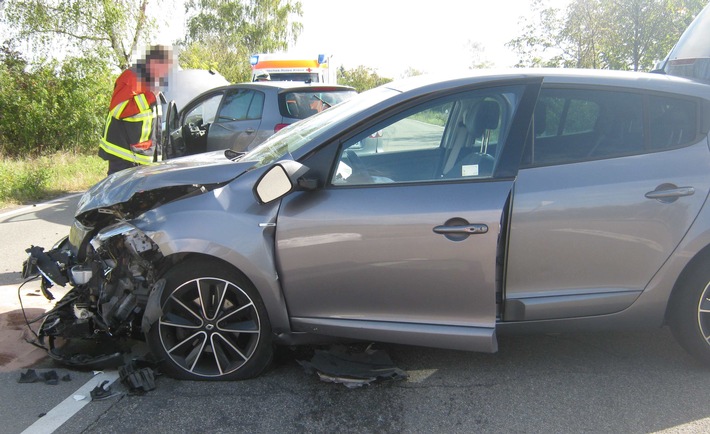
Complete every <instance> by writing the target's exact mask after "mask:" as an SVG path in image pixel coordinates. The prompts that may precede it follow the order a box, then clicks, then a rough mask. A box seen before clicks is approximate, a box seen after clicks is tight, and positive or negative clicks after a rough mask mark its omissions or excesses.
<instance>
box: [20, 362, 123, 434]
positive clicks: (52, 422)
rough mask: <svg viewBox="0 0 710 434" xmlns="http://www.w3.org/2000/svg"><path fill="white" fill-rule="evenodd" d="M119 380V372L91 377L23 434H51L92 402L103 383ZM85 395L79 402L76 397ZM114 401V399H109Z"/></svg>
mask: <svg viewBox="0 0 710 434" xmlns="http://www.w3.org/2000/svg"><path fill="white" fill-rule="evenodd" d="M117 379H118V371H105V372H102V373H100V374H97V375H95V376H93V377H91V380H89V381H87V382H86V384H84V385H83V386H81V387H80V388H79V389H77V390H76V392H74V393H72V394H71V395H69V396H68V397H67V398H66V399H65V400H64V401H62V402H60V403H59V405H57V406H56V407H54V408H53V409H51V410H50V411H49V412H48V413H47V414H45V415H44V416H42V417H41V418H39V419H37V422H35V423H33V424H32V425H30V426H29V427H28V428H27V429H26V430H24V431H22V434H49V433H52V432H54V431H55V430H56V429H58V428H59V427H60V426H62V424H64V422H66V421H68V420H69V418H71V417H72V416H74V415H75V414H76V413H78V412H79V410H81V409H82V408H84V406H85V405H86V404H88V403H90V402H91V391H92V390H94V388H95V387H96V386H99V385H100V384H101V383H102V382H104V381H108V382H109V385H111V384H113V383H114V382H115V381H116V380H117ZM75 395H83V396H85V397H86V399H82V400H80V401H77V400H76V399H75V398H74V396H75ZM109 399H112V398H109Z"/></svg>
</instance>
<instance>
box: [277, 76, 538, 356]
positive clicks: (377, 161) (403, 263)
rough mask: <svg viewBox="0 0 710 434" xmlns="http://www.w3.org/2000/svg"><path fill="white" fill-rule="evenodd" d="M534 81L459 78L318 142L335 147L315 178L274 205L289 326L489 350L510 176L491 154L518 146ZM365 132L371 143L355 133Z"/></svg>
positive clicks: (501, 158)
mask: <svg viewBox="0 0 710 434" xmlns="http://www.w3.org/2000/svg"><path fill="white" fill-rule="evenodd" d="M538 86H539V84H538V83H533V84H530V83H528V84H510V85H498V86H495V87H489V88H479V89H476V90H470V89H468V90H465V91H463V90H462V91H461V92H460V93H457V94H454V95H449V96H447V97H445V98H439V99H436V100H429V101H425V102H421V103H420V104H418V105H416V106H414V107H409V108H408V109H399V110H397V109H395V110H393V111H392V112H391V114H390V115H389V116H388V118H387V119H386V120H384V121H381V122H378V123H375V124H371V125H369V126H366V127H363V128H361V129H359V130H358V131H356V132H355V133H353V134H350V135H348V136H347V137H343V138H342V139H341V140H340V141H339V142H335V143H331V144H330V145H327V146H335V147H338V150H337V152H336V153H335V154H336V155H337V158H336V160H335V162H334V163H333V167H332V169H331V170H330V176H329V179H328V180H327V185H326V186H325V187H324V188H322V189H319V190H317V191H311V192H297V193H294V194H291V195H289V196H288V197H286V198H285V199H284V200H283V202H282V206H281V210H280V212H279V217H278V223H277V231H276V238H277V255H278V258H277V259H278V265H279V268H280V278H281V283H282V287H283V290H284V295H285V298H286V303H287V306H288V309H289V314H290V316H291V320H292V327H293V328H294V330H296V331H304V332H310V333H316V334H324V335H333V336H341V337H352V338H358V339H372V340H378V341H389V342H398V343H406V344H414V345H427V346H434V347H443V348H456V349H466V350H477V351H486V352H492V351H496V349H497V344H496V339H495V321H496V306H497V305H496V289H497V280H498V276H499V271H500V270H499V268H498V267H497V259H498V255H499V254H500V251H499V236H500V230H501V218H502V212H503V209H504V207H505V206H506V203H507V201H508V198H509V195H510V192H511V188H512V185H513V180H514V176H511V171H510V167H507V168H506V167H504V166H505V165H506V164H507V163H505V162H506V161H509V160H511V159H510V158H508V157H506V155H508V154H509V153H510V152H521V151H520V150H521V149H522V143H521V142H522V141H523V140H524V137H525V132H526V131H527V129H528V126H529V123H530V117H531V115H532V106H533V104H534V98H535V95H536V92H537V90H538V89H539V87H538ZM521 101H522V102H521ZM376 132H380V133H381V139H382V143H381V146H380V149H379V150H377V152H373V151H372V150H370V149H368V148H367V147H366V146H363V140H365V139H366V138H368V137H370V136H371V135H372V134H374V133H376ZM521 132H522V133H521ZM512 161H515V158H513V159H512ZM518 161H519V158H518ZM305 163H306V164H307V165H308V160H306V161H305ZM516 169H517V167H516ZM513 171H514V170H513Z"/></svg>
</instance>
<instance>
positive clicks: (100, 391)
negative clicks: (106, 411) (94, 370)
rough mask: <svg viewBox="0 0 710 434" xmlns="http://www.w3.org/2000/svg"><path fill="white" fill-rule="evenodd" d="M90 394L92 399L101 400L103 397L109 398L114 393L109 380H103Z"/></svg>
mask: <svg viewBox="0 0 710 434" xmlns="http://www.w3.org/2000/svg"><path fill="white" fill-rule="evenodd" d="M90 394H91V400H92V401H101V400H102V399H107V398H110V397H112V396H113V395H114V394H113V393H112V392H111V385H109V381H108V380H105V381H102V382H101V384H99V385H98V386H96V387H94V389H93V390H92V391H91V392H90Z"/></svg>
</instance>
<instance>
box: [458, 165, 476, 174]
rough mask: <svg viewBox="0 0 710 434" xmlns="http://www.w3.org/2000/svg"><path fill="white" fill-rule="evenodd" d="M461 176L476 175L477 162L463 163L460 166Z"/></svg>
mask: <svg viewBox="0 0 710 434" xmlns="http://www.w3.org/2000/svg"><path fill="white" fill-rule="evenodd" d="M461 176H478V164H464V165H463V166H461Z"/></svg>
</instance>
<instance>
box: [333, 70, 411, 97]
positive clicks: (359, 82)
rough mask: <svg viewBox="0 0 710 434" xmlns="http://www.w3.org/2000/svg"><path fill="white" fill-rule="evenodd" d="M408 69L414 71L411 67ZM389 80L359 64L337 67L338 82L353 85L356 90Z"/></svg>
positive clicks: (361, 90)
mask: <svg viewBox="0 0 710 434" xmlns="http://www.w3.org/2000/svg"><path fill="white" fill-rule="evenodd" d="M410 70H411V71H415V70H412V69H411V68H410ZM390 81H392V79H391V78H385V77H380V76H379V75H378V74H377V72H376V71H375V70H374V69H372V68H368V67H367V66H362V65H360V66H358V67H357V68H355V69H345V68H344V67H342V66H341V67H340V69H338V83H340V84H343V85H345V86H351V87H354V88H355V90H357V91H358V92H363V91H366V90H368V89H372V88H375V87H377V86H381V85H383V84H385V83H389V82H390Z"/></svg>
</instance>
